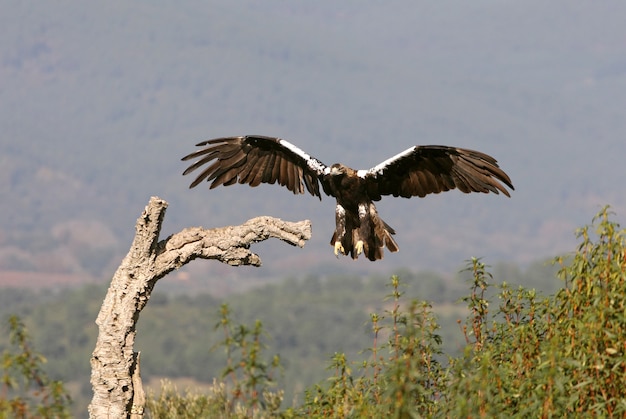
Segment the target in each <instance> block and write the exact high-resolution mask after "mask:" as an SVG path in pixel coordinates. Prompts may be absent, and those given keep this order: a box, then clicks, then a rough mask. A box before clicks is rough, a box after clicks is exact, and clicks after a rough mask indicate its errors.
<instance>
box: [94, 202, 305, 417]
mask: <svg viewBox="0 0 626 419" xmlns="http://www.w3.org/2000/svg"><path fill="white" fill-rule="evenodd" d="M166 208H167V202H165V201H164V200H162V199H159V198H156V197H153V198H151V199H150V202H149V203H148V206H147V207H146V208H145V210H144V211H143V213H142V214H141V216H140V217H139V219H138V220H137V224H136V226H135V230H136V233H135V238H134V240H133V243H132V246H131V248H130V251H129V252H128V254H127V255H126V257H125V258H124V260H123V261H122V264H121V265H120V266H119V268H118V269H117V271H116V272H115V274H114V276H113V280H112V281H111V285H110V287H109V290H108V292H107V295H106V297H105V299H104V302H103V303H102V308H101V309H100V313H99V314H98V318H97V320H96V324H97V325H98V328H99V334H98V340H97V342H96V348H95V349H94V351H93V354H92V357H91V385H92V388H93V392H94V395H93V399H92V400H91V404H90V405H89V417H90V418H127V417H133V418H139V417H141V416H142V415H143V399H144V396H143V389H142V388H141V379H140V377H139V361H138V359H139V357H138V353H136V352H135V351H134V349H133V345H134V342H135V334H136V330H135V327H136V324H137V321H138V319H139V313H140V312H141V310H142V309H143V308H144V307H145V305H146V303H147V302H148V299H149V298H150V293H151V292H152V289H153V288H154V285H155V284H156V282H157V281H158V280H159V279H160V278H162V277H163V276H165V275H166V274H168V273H169V272H171V271H172V270H174V269H177V268H180V267H181V266H183V265H185V264H187V263H188V262H190V261H192V260H193V259H196V258H202V259H215V260H218V261H220V262H223V263H227V264H229V265H233V266H237V265H253V266H260V265H261V259H260V258H259V256H257V255H256V254H254V253H252V252H251V251H250V250H249V247H250V244H252V243H255V242H259V241H263V240H267V239H269V238H277V239H280V240H283V241H285V242H287V243H289V244H291V245H297V246H300V247H302V246H304V242H305V241H306V240H308V239H309V238H310V237H311V223H310V222H309V221H300V222H297V223H292V222H285V221H282V220H279V219H276V218H271V217H258V218H254V219H252V220H249V221H247V222H246V223H244V224H242V225H240V226H231V227H223V228H215V229H210V230H207V229H203V228H200V227H192V228H187V229H184V230H183V231H181V232H179V233H176V234H173V235H171V236H169V237H168V238H166V239H165V240H161V241H159V233H160V231H161V226H162V224H163V217H164V215H165V210H166Z"/></svg>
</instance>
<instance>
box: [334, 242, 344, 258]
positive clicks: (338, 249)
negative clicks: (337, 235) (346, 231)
mask: <svg viewBox="0 0 626 419" xmlns="http://www.w3.org/2000/svg"><path fill="white" fill-rule="evenodd" d="M339 252H341V254H342V255H343V254H345V251H344V249H343V246H342V245H341V242H339V241H337V242H335V256H337V257H339Z"/></svg>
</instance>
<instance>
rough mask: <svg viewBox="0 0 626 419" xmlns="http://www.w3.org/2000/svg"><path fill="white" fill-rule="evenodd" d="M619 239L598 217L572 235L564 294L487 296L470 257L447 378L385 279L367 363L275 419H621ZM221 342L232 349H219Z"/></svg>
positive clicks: (501, 292)
mask: <svg viewBox="0 0 626 419" xmlns="http://www.w3.org/2000/svg"><path fill="white" fill-rule="evenodd" d="M592 230H593V231H594V232H595V236H596V237H595V240H593V239H592V234H591V232H590V231H592ZM625 234H626V232H625V231H620V230H619V226H618V224H616V223H614V222H612V221H610V219H609V212H608V209H607V208H604V209H603V210H602V211H601V212H600V213H599V214H598V216H597V217H595V218H594V220H593V223H592V225H591V226H588V227H585V228H583V229H581V230H579V231H578V236H579V237H580V238H581V239H582V242H581V244H580V246H579V248H578V251H577V252H576V254H575V255H573V257H571V258H569V259H565V258H557V260H556V261H557V263H559V264H560V266H561V269H560V271H559V276H560V278H562V279H563V280H565V284H566V286H565V287H563V288H562V289H561V290H560V291H559V292H558V293H556V294H555V295H552V296H548V297H542V296H540V295H538V293H537V292H536V291H535V290H532V289H525V288H523V287H518V288H516V289H514V288H512V287H510V286H509V285H508V284H507V283H506V282H503V283H501V284H500V285H498V286H497V288H498V292H497V293H496V295H495V296H490V294H489V293H488V291H489V289H490V288H493V287H494V285H493V284H492V277H491V274H490V273H489V272H488V270H487V266H486V265H485V264H484V263H483V262H481V261H480V260H479V259H476V258H473V259H471V260H470V261H469V262H468V271H469V272H470V273H471V275H472V279H471V289H470V294H469V295H468V296H466V297H464V298H463V300H464V301H465V302H466V303H467V305H468V308H469V315H468V316H467V319H466V321H465V323H464V324H462V327H461V330H462V334H463V336H464V338H465V340H466V343H467V345H466V348H465V350H464V352H463V354H462V355H461V356H459V357H457V358H450V359H449V363H448V367H447V368H444V367H443V366H442V364H441V358H442V357H441V350H440V345H441V339H440V337H439V336H438V335H437V334H436V333H435V332H436V331H437V329H438V325H437V323H436V321H435V317H434V315H433V314H432V311H431V307H430V306H429V304H428V303H424V302H419V301H412V302H411V303H409V304H408V305H403V304H402V299H401V297H402V295H403V292H402V291H400V282H399V280H398V277H397V276H394V277H392V279H391V283H390V286H391V288H392V292H391V294H390V295H389V298H390V300H391V301H390V304H389V305H388V308H387V309H386V310H385V312H384V314H383V315H380V314H376V313H374V314H371V316H370V326H371V331H372V336H373V345H372V346H371V347H370V348H369V349H368V350H367V351H366V352H367V354H368V359H366V360H365V361H357V362H354V361H349V359H348V357H347V356H346V355H345V354H344V353H340V352H337V353H335V354H334V355H333V356H332V358H331V361H330V369H331V370H332V371H333V374H332V375H331V377H329V379H328V383H327V384H326V385H323V384H319V385H317V386H315V387H313V388H310V389H309V390H307V392H306V399H305V401H304V403H303V404H302V405H301V406H296V407H292V408H288V409H286V410H285V411H283V412H281V413H280V414H281V416H282V417H287V418H288V417H333V418H344V417H391V418H411V417H445V418H447V417H485V418H487V417H504V416H510V417H571V416H585V415H589V416H594V417H624V416H625V415H626V399H625V397H624V388H626V345H625V343H624V342H626V316H625V313H626V243H625V242H624V238H625ZM566 261H569V263H568V264H566V263H565V262H566ZM496 300H497V301H499V304H498V305H497V309H495V310H494V309H493V308H492V307H493V306H494V305H495V302H496ZM253 336H254V334H253ZM253 341H254V339H253ZM379 342H384V343H382V344H379ZM223 344H224V346H225V347H228V346H232V347H233V348H237V347H238V346H239V344H238V343H237V342H236V340H230V339H226V340H225V341H224V342H223ZM244 358H246V357H244ZM248 362H249V361H246V360H244V361H243V362H242V363H241V366H242V369H241V372H242V373H243V374H244V377H247V378H245V379H244V382H245V381H246V380H248V382H249V380H250V379H252V378H253V377H254V374H253V373H252V371H253V370H252V369H249V368H246V367H245V365H246V364H247V363H248ZM222 394H226V393H224V392H223V393H222ZM254 414H255V416H256V417H275V416H276V414H277V413H276V412H275V411H271V412H270V411H266V410H257V411H255V412H254ZM234 417H238V416H234Z"/></svg>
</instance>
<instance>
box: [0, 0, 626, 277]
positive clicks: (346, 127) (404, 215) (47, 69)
mask: <svg viewBox="0 0 626 419" xmlns="http://www.w3.org/2000/svg"><path fill="white" fill-rule="evenodd" d="M625 15H626V3H619V2H605V3H590V2H576V1H574V2H572V1H566V0H555V1H551V2H541V1H537V0H530V1H526V2H513V1H503V2H493V1H487V0H478V1H473V2H463V1H461V0H454V1H450V2H445V3H444V2H436V3H435V2H427V1H408V0H403V1H397V2H393V3H381V2H373V1H356V0H351V1H344V2H341V3H337V2H331V1H319V2H288V3H286V2H280V1H275V0H268V1H264V2H254V1H241V2H218V1H187V2H184V3H175V2H166V1H153V2H149V3H145V2H144V3H128V2H121V1H112V2H107V3H101V4H97V3H95V4H94V3H89V4H88V3H76V2H70V1H67V0H61V1H58V2H35V1H16V0H9V1H7V2H5V4H4V7H3V13H2V14H0V36H1V39H2V42H1V43H0V127H1V134H0V196H1V197H2V199H1V200H0V214H2V217H1V218H0V271H6V272H9V271H10V272H12V273H15V272H27V273H28V272H30V273H32V272H50V273H55V274H61V275H63V274H65V275H68V278H69V277H71V278H76V275H78V276H83V277H84V278H85V279H92V280H93V279H101V278H106V277H107V276H109V277H110V275H111V274H112V272H113V270H114V269H115V267H116V266H117V265H118V264H119V261H120V259H121V257H123V255H124V254H125V252H126V251H127V249H128V247H129V245H130V241H131V239H132V236H133V233H134V222H135V220H136V218H137V217H138V216H139V215H140V213H141V211H142V209H143V207H144V206H145V205H146V203H147V202H148V199H149V197H150V196H151V195H158V196H160V197H161V198H164V199H166V200H167V201H168V202H169V203H170V207H169V210H168V214H167V216H166V231H164V232H163V235H164V237H165V235H167V234H170V233H173V232H175V231H178V230H180V229H181V228H183V227H186V226H191V225H204V226H205V227H214V226H222V225H229V224H239V223H241V222H243V221H245V220H247V219H249V218H252V217H254V216H257V215H272V216H277V217H281V218H284V219H289V220H300V219H305V218H308V219H311V220H312V221H313V238H312V240H311V241H310V242H309V243H307V245H306V246H305V248H304V249H296V248H291V247H289V246H286V245H285V244H283V243H262V244H260V245H258V246H257V249H256V250H257V251H258V252H259V253H260V254H261V256H262V258H263V260H264V267H263V268H261V269H252V268H237V269H233V268H230V267H227V266H222V265H218V264H216V263H209V262H204V263H203V262H196V263H195V264H192V266H190V267H189V268H188V269H187V270H186V272H183V273H181V276H180V277H179V278H180V279H185V278H188V277H190V275H191V277H192V278H199V277H200V276H210V277H213V278H219V279H223V278H225V277H228V278H230V279H237V278H244V279H246V280H247V279H248V278H251V277H266V278H267V277H273V276H281V277H283V276H288V275H302V274H303V273H305V272H315V273H322V274H323V273H325V272H326V273H331V272H332V273H344V272H351V273H363V274H365V273H371V272H372V271H379V272H380V271H388V270H390V269H391V268H392V267H401V266H404V267H408V268H410V269H416V270H437V271H443V272H454V271H455V270H456V269H457V268H458V266H460V265H461V264H462V262H463V260H464V259H467V258H469V257H471V256H484V257H486V258H487V260H488V261H489V260H491V261H508V262H515V263H520V264H527V263H529V262H532V261H535V260H537V259H542V258H544V257H547V256H551V255H555V254H557V253H559V252H562V251H565V250H569V249H571V248H572V245H573V243H574V234H573V230H574V228H575V227H577V226H579V225H582V224H584V223H586V222H587V221H588V220H589V218H590V216H592V215H593V214H594V213H596V212H597V210H598V209H599V208H600V207H601V206H602V205H604V204H611V205H612V206H613V207H614V209H615V211H616V212H618V214H619V213H622V214H623V213H624V212H625V211H624V209H626V194H625V193H624V187H623V186H621V185H622V184H621V180H622V179H624V178H625V177H626V166H625V165H624V164H623V159H624V157H623V156H624V155H626V142H625V141H624V139H623V136H624V132H626V59H625V58H624V57H626V42H625V40H626V28H625V26H624V25H623V16H625ZM252 133H256V134H265V135H274V136H280V137H282V138H286V139H288V140H290V141H292V142H294V143H295V144H297V145H298V146H300V147H301V148H302V149H304V150H306V151H307V152H308V153H309V154H311V155H313V156H315V157H317V158H319V159H320V160H322V161H324V162H326V163H327V164H332V163H335V162H342V163H345V164H347V165H350V166H352V167H354V168H369V167H371V166H373V165H375V164H377V163H378V162H380V161H382V160H384V159H386V158H388V157H390V156H391V155H394V154H396V153H398V152H400V151H402V150H404V149H406V148H408V147H410V146H412V145H415V144H447V145H456V146H461V147H467V148H474V149H478V150H481V151H484V152H486V153H488V154H491V155H493V156H495V157H496V158H497V159H498V160H499V162H500V164H501V166H502V167H503V168H504V169H505V170H506V171H507V172H508V173H509V174H510V176H511V178H512V179H513V183H514V185H515V187H516V191H515V192H514V193H513V195H512V198H511V199H506V198H504V197H502V196H486V195H463V194H461V193H458V192H451V193H447V194H443V195H441V196H429V197H427V198H425V199H421V200H420V199H412V200H404V199H386V200H383V201H382V202H381V203H380V204H379V205H378V206H379V210H380V213H381V216H382V217H383V218H384V219H385V220H386V221H387V222H388V223H389V224H390V225H392V226H393V227H394V228H395V229H396V230H397V231H398V235H397V241H398V243H399V245H400V248H401V250H400V252H399V253H397V254H393V255H389V254H388V255H387V257H386V258H385V260H384V261H383V262H381V263H376V264H372V263H370V262H369V261H366V260H359V261H357V262H353V261H351V260H349V259H346V258H342V259H339V260H337V259H335V258H334V256H333V255H332V248H331V247H330V246H329V245H328V242H329V240H330V237H331V235H332V231H333V227H334V202H332V201H331V200H330V199H324V200H323V201H322V202H321V203H320V202H317V200H316V199H314V198H312V197H309V196H293V195H292V194H291V193H289V192H288V191H286V190H282V189H281V188H279V187H277V186H275V185H274V186H269V185H265V186H261V187H259V188H256V189H252V188H249V187H243V186H233V187H228V188H221V189H216V190H212V191H208V188H206V187H200V188H196V189H194V190H188V189H187V187H188V184H189V182H190V181H191V179H188V178H183V177H182V176H181V172H182V171H183V170H184V168H185V164H183V163H182V162H181V161H180V158H181V157H182V156H183V155H185V154H187V153H189V152H190V151H193V149H194V144H195V143H197V142H198V141H200V140H203V139H206V138H211V137H218V136H227V135H240V134H252ZM5 277H6V275H5ZM25 280H26V281H27V278H26V279H25ZM1 281H2V274H0V282H1ZM40 282H41V281H36V283H37V284H39V283H40Z"/></svg>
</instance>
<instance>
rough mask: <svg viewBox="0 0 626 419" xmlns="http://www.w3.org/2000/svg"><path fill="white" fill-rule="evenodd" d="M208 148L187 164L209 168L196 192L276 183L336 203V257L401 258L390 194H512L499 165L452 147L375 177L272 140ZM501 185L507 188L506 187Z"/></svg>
mask: <svg viewBox="0 0 626 419" xmlns="http://www.w3.org/2000/svg"><path fill="white" fill-rule="evenodd" d="M197 146H200V147H203V148H202V149H200V150H198V151H196V152H194V153H191V154H189V155H187V156H185V157H183V160H192V159H198V160H197V161H196V162H195V163H193V164H192V165H191V166H189V167H188V168H187V170H185V172H184V173H183V174H184V175H186V174H189V173H191V172H193V171H194V170H196V169H198V168H200V167H202V166H205V165H207V167H205V168H204V170H202V172H200V174H199V175H198V176H197V177H196V179H195V180H194V181H193V182H192V183H191V185H190V187H194V186H197V185H198V184H200V183H201V182H203V181H204V180H206V181H208V182H212V183H211V189H213V188H215V187H217V186H219V185H225V186H228V185H232V184H234V183H236V182H239V183H242V184H243V183H247V184H249V185H250V186H258V185H259V184H261V183H270V184H272V183H276V182H278V183H279V184H280V185H281V186H285V187H286V188H287V189H289V190H290V191H292V192H293V193H294V194H301V193H304V192H305V188H306V190H307V191H308V192H309V193H310V194H311V195H313V196H317V197H319V198H320V199H321V198H322V195H321V192H320V189H319V185H320V184H321V185H322V190H323V192H324V193H325V194H327V195H329V196H332V197H334V198H335V199H336V201H337V202H336V208H335V221H336V228H335V232H334V234H333V237H332V239H331V245H332V246H334V248H335V254H336V255H338V254H339V253H342V254H344V255H348V254H350V255H351V256H352V258H353V259H356V258H357V257H358V255H359V254H360V253H364V254H365V256H366V257H367V258H368V259H370V260H372V261H374V260H378V259H382V257H383V248H384V247H387V248H388V249H389V251H391V252H397V251H398V249H399V247H398V245H397V243H396V242H395V240H394V239H393V237H392V235H393V234H395V231H394V230H393V229H392V228H391V227H390V226H389V225H387V223H385V222H384V221H383V220H382V219H381V218H380V217H379V216H378V211H377V210H376V206H375V205H374V201H378V200H380V199H381V198H382V196H383V195H393V196H401V197H405V198H410V197H412V196H419V197H424V196H426V195H427V194H430V193H439V192H443V191H448V190H451V189H455V188H458V189H459V190H460V191H462V192H465V193H469V192H483V193H488V192H493V193H496V194H497V193H499V192H502V193H503V194H505V195H506V196H509V192H508V191H507V190H506V189H505V188H504V186H503V185H502V183H504V184H505V185H506V186H508V187H509V188H511V189H513V185H512V184H511V180H510V179H509V177H508V176H507V174H506V173H505V172H504V171H502V169H500V168H499V167H498V165H497V162H496V160H495V159H494V158H493V157H490V156H488V155H486V154H484V153H481V152H478V151H473V150H467V149H461V148H456V147H447V146H415V147H411V148H409V149H407V150H405V151H403V152H402V153H399V154H397V155H395V156H393V157H391V158H389V159H387V160H385V161H383V162H382V163H380V164H378V165H376V166H374V167H373V168H371V169H369V170H354V169H351V168H349V167H347V166H344V165H342V164H338V163H337V164H333V165H332V166H327V165H325V164H324V163H322V162H321V161H319V160H318V159H316V158H314V157H311V156H309V155H308V154H307V153H305V152H304V151H302V150H300V149H299V148H298V147H296V146H295V145H293V144H291V143H289V142H287V141H285V140H282V139H279V138H273V137H265V136H242V137H227V138H217V139H214V140H208V141H203V142H201V143H199V144H197ZM209 163H210V164H209ZM500 182H502V183H500Z"/></svg>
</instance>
